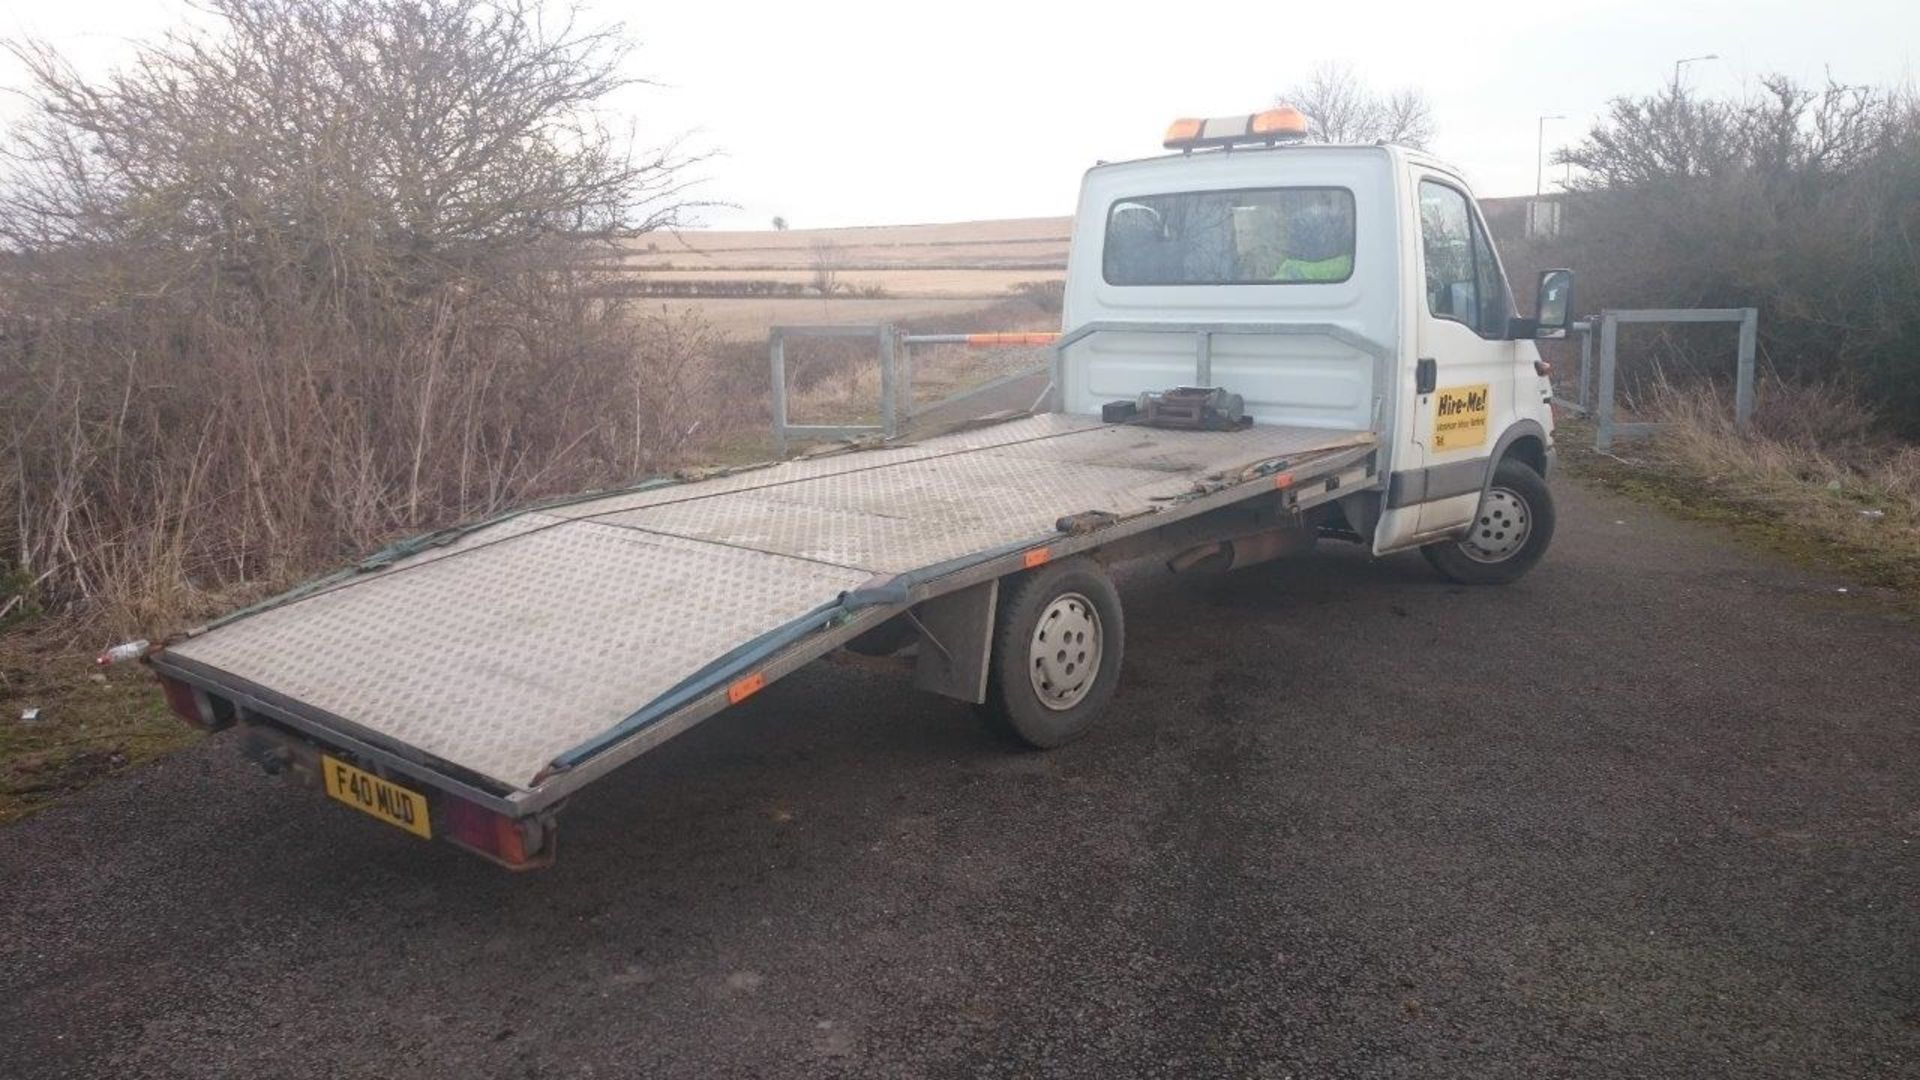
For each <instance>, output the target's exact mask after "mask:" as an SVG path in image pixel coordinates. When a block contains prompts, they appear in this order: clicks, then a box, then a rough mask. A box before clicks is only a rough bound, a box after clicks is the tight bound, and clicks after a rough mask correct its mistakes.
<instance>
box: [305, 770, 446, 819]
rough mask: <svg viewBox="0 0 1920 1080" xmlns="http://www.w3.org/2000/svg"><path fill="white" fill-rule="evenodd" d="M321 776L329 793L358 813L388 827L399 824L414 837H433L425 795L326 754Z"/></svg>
mask: <svg viewBox="0 0 1920 1080" xmlns="http://www.w3.org/2000/svg"><path fill="white" fill-rule="evenodd" d="M320 775H321V778H322V780H323V781H324V782H325V783H326V785H327V794H329V795H331V796H333V797H334V798H336V799H339V800H340V801H341V802H343V803H346V804H347V805H348V806H351V807H353V808H354V809H355V810H360V811H363V812H365V813H369V814H372V815H373V816H374V817H377V818H379V819H380V820H381V821H384V822H386V823H387V824H389V825H398V826H399V827H401V828H403V829H405V830H407V831H408V832H410V833H412V834H413V835H415V836H418V837H423V838H426V839H431V838H432V837H433V826H432V825H430V824H429V823H428V821H427V797H426V796H425V795H422V794H420V793H419V792H417V791H409V790H407V789H406V788H403V787H401V786H400V785H399V784H396V783H393V782H391V781H388V780H382V779H380V778H379V777H377V776H375V775H373V774H372V773H370V772H365V771H363V770H360V769H356V768H354V767H353V766H351V765H349V764H347V763H346V762H344V761H341V760H340V759H339V758H335V757H329V756H327V755H326V754H321V755H320Z"/></svg>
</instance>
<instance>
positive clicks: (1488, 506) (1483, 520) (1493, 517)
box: [1460, 487, 1533, 563]
mask: <svg viewBox="0 0 1920 1080" xmlns="http://www.w3.org/2000/svg"><path fill="white" fill-rule="evenodd" d="M1532 531H1533V514H1532V512H1531V510H1530V509H1529V508H1528V506H1527V500H1525V499H1523V498H1521V497H1520V495H1519V494H1518V493H1517V492H1515V491H1513V490H1512V489H1510V488H1502V487H1497V488H1491V489H1489V490H1488V491H1487V497H1486V498H1484V499H1481V500H1480V509H1479V511H1478V512H1477V513H1476V514H1475V515H1474V519H1473V527H1472V528H1471V529H1469V530H1468V531H1467V535H1466V536H1465V538H1463V539H1462V540H1461V541H1460V550H1461V551H1462V552H1463V553H1465V554H1466V556H1467V558H1469V559H1472V560H1474V561H1475V562H1483V563H1497V562H1504V561H1506V560H1507V559H1511V558H1512V557H1514V556H1515V555H1517V554H1519V552H1520V549H1521V548H1523V547H1525V546H1526V545H1527V536H1528V535H1529V534H1530V533H1531V532H1532Z"/></svg>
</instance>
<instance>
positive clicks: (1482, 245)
mask: <svg viewBox="0 0 1920 1080" xmlns="http://www.w3.org/2000/svg"><path fill="white" fill-rule="evenodd" d="M1416 180H1417V183H1416V187H1415V198H1416V206H1417V212H1418V218H1417V220H1419V221H1420V223H1421V244H1420V250H1421V277H1420V279H1419V280H1420V282H1421V283H1422V286H1423V287H1422V289H1421V291H1422V294H1423V295H1422V296H1421V297H1419V305H1418V310H1419V313H1418V316H1417V318H1416V322H1415V334H1414V337H1415V342H1416V346H1415V347H1416V349H1417V352H1418V355H1419V356H1421V357H1425V358H1431V359H1432V360H1433V361H1434V366H1435V369H1436V374H1435V380H1434V388H1433V392H1431V393H1426V394H1420V395H1418V396H1417V397H1416V398H1415V402H1414V417H1413V424H1414V436H1413V437H1414V441H1415V443H1417V444H1418V446H1419V450H1420V456H1421V458H1422V460H1421V462H1420V465H1421V467H1422V468H1424V469H1425V471H1426V485H1427V487H1426V492H1425V494H1426V496H1427V501H1425V502H1422V503H1421V509H1420V515H1419V524H1418V526H1417V531H1418V532H1419V533H1421V534H1424V535H1431V534H1433V533H1436V532H1440V531H1442V530H1446V529H1451V528H1454V527H1457V526H1461V525H1465V524H1467V523H1468V522H1469V521H1470V520H1471V519H1472V517H1473V513H1474V510H1475V509H1476V508H1477V507H1478V505H1479V500H1478V486H1479V485H1478V482H1479V480H1480V478H1481V477H1483V476H1484V475H1485V467H1484V463H1485V460H1486V458H1487V456H1488V455H1489V454H1490V453H1491V452H1492V451H1493V443H1494V441H1495V440H1496V439H1498V438H1499V437H1500V432H1501V431H1503V430H1505V427H1506V423H1507V418H1509V417H1511V416H1512V415H1513V412H1514V399H1513V395H1514V379H1513V372H1514V362H1515V353H1514V343H1513V342H1511V341H1508V340H1505V334H1506V324H1507V318H1508V316H1509V315H1510V313H1511V309H1512V300H1511V297H1510V296H1509V294H1508V292H1507V287H1506V282H1505V279H1504V277H1503V276H1502V275H1501V273H1500V269H1499V265H1498V263H1497V261H1496V260H1495V259H1494V256H1493V247H1492V244H1491V242H1490V241H1488V240H1487V238H1486V235H1485V226H1484V225H1482V224H1481V223H1480V221H1479V217H1478V213H1477V212H1476V211H1475V209H1474V207H1473V202H1472V200H1471V198H1470V197H1468V195H1467V194H1466V192H1465V190H1464V189H1462V188H1459V187H1456V186H1454V182H1453V181H1452V180H1450V179H1448V178H1446V177H1444V176H1440V175H1437V174H1436V175H1428V176H1418V177H1417V178H1416ZM1476 325H1477V326H1478V327H1479V329H1476V328H1475V327H1476ZM1450 466H1451V467H1450ZM1463 490H1471V491H1473V492H1474V494H1473V495H1471V496H1461V495H1460V494H1459V493H1460V492H1461V491H1463Z"/></svg>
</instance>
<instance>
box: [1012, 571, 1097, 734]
mask: <svg viewBox="0 0 1920 1080" xmlns="http://www.w3.org/2000/svg"><path fill="white" fill-rule="evenodd" d="M1103 644H1104V635H1103V633H1102V631H1101V626H1100V612H1099V611H1098V610H1097V609H1095V608H1094V606H1093V601H1091V600H1088V599H1087V598H1086V597H1084V596H1082V595H1080V594H1079V593H1077V592H1070V593H1061V594H1060V595H1059V596H1056V597H1054V598H1053V601H1052V603H1049V604H1048V605H1047V607H1046V610H1045V611H1042V612H1041V613H1040V621H1039V623H1038V624H1037V625H1035V626H1034V628H1033V640H1032V641H1030V642H1029V643H1028V645H1027V677H1028V678H1029V679H1030V680H1032V682H1033V693H1034V696H1035V697H1037V698H1039V699H1040V704H1042V705H1045V706H1046V707H1047V708H1049V709H1052V710H1054V711H1055V712H1065V711H1066V710H1068V709H1071V708H1073V707H1074V706H1075V705H1078V704H1080V702H1081V701H1082V700H1084V699H1085V698H1086V696H1087V694H1088V693H1089V692H1090V691H1092V690H1093V683H1094V680H1095V679H1096V678H1097V677H1098V676H1099V674H1100V654H1101V648H1102V645H1103Z"/></svg>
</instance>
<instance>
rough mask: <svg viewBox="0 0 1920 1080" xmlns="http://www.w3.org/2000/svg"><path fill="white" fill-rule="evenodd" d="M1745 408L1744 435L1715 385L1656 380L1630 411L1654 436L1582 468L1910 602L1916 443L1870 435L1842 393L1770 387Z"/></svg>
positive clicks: (1915, 575) (1918, 464) (1916, 534)
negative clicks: (1750, 411)
mask: <svg viewBox="0 0 1920 1080" xmlns="http://www.w3.org/2000/svg"><path fill="white" fill-rule="evenodd" d="M1756 401H1757V407H1756V411H1755V416H1754V424H1753V428H1752V430H1751V431H1748V432H1740V431H1737V430H1735V428H1734V422H1733V407H1732V404H1731V401H1730V397H1729V395H1728V394H1727V393H1725V392H1724V391H1722V390H1721V389H1719V388H1716V387H1715V386H1713V385H1711V384H1706V383H1699V382H1689V383H1685V384H1682V383H1676V382H1672V381H1667V380H1656V381H1654V382H1652V383H1651V384H1650V385H1649V386H1648V387H1647V389H1646V390H1644V391H1643V392H1642V394H1641V395H1640V400H1639V402H1638V403H1637V404H1638V407H1639V411H1640V412H1641V414H1642V415H1643V416H1644V417H1645V418H1647V419H1651V420H1655V421H1658V422H1660V423H1662V424H1664V425H1665V426H1664V427H1663V428H1662V429H1661V431H1660V432H1659V434H1658V435H1656V436H1655V437H1654V438H1653V439H1651V440H1649V441H1648V442H1646V443H1635V444H1630V445H1629V446H1628V447H1626V448H1625V449H1624V450H1623V451H1622V457H1621V458H1619V459H1615V460H1611V461H1610V460H1607V459H1603V458H1590V459H1588V465H1589V468H1590V470H1591V471H1592V472H1593V473H1594V474H1595V475H1597V476H1599V477H1600V478H1601V479H1602V480H1604V481H1606V482H1608V483H1609V484H1610V485H1611V486H1614V487H1617V488H1621V489H1624V490H1628V491H1631V492H1634V493H1636V494H1641V495H1647V496H1651V497H1653V498H1655V499H1657V500H1658V501H1660V502H1663V503H1665V504H1667V505H1669V506H1672V507H1673V508H1675V509H1677V510H1680V511H1682V512H1685V513H1688V514H1691V515H1694V516H1699V517H1707V518H1713V519H1717V520H1722V521H1726V522H1728V523H1730V524H1733V525H1735V526H1737V527H1739V528H1741V529H1742V531H1744V532H1746V533H1748V534H1749V535H1750V536H1752V537H1754V538H1756V539H1759V540H1761V541H1763V542H1765V543H1766V544H1767V545H1768V546H1770V547H1773V548H1775V549H1778V550H1782V551H1785V552H1787V553H1789V554H1792V555H1795V556H1798V557H1801V558H1804V559H1807V560H1809V561H1813V562H1817V563H1821V564H1827V565H1832V566H1835V567H1837V568H1839V569H1841V570H1843V571H1845V572H1847V573H1848V574H1850V575H1853V576H1856V577H1857V578H1859V579H1860V580H1861V581H1863V582H1864V583H1866V584H1868V585H1872V586H1876V587H1880V588H1883V589H1887V590H1890V591H1891V592H1892V594H1893V595H1894V597H1895V598H1896V599H1898V600H1900V601H1901V602H1903V603H1904V604H1906V605H1908V606H1920V447H1916V446H1914V445H1912V444H1910V443H1905V442H1902V441H1899V440H1896V439H1892V438H1889V437H1886V436H1884V435H1881V434H1879V433H1878V431H1877V427H1876V424H1875V418H1874V416H1873V414H1872V413H1871V412H1870V411H1869V410H1867V409H1866V408H1865V407H1863V406H1862V405H1861V404H1860V403H1859V398H1858V397H1857V396H1856V395H1855V394H1853V393H1852V392H1850V391H1849V390H1848V389H1846V388H1843V387H1835V386H1797V385H1793V384H1790V383H1783V382H1777V381H1776V382H1772V383H1769V384H1767V385H1763V386H1762V387H1760V389H1759V393H1758V395H1757V398H1756ZM1570 441H1571V440H1570Z"/></svg>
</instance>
